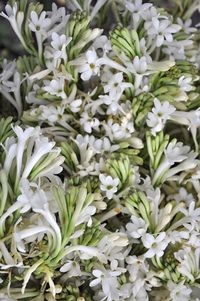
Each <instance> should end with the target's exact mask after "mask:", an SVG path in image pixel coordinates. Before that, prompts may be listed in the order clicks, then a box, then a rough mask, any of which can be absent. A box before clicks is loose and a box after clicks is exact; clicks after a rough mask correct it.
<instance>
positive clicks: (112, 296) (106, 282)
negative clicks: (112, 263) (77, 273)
mask: <svg viewBox="0 0 200 301" xmlns="http://www.w3.org/2000/svg"><path fill="white" fill-rule="evenodd" d="M92 274H93V275H94V276H95V277H96V279H94V280H92V281H91V282H90V287H94V286H96V285H98V284H100V285H101V286H102V290H103V293H104V296H105V297H106V298H105V299H107V301H112V300H119V299H118V298H119V294H120V291H119V289H118V288H119V282H118V280H117V276H119V275H120V274H121V271H111V270H105V271H103V270H98V269H96V270H93V272H92ZM105 299H104V300H105Z"/></svg>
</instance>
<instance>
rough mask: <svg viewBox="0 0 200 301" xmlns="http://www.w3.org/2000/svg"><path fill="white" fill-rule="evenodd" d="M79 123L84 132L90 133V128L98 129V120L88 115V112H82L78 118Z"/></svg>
mask: <svg viewBox="0 0 200 301" xmlns="http://www.w3.org/2000/svg"><path fill="white" fill-rule="evenodd" d="M80 124H81V125H82V126H83V128H84V130H85V132H86V133H89V134H90V133H92V130H93V129H95V130H98V127H99V125H100V122H99V120H98V119H97V118H96V117H93V116H90V115H89V114H88V112H83V113H82V114H81V118H80Z"/></svg>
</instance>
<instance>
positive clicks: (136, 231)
mask: <svg viewBox="0 0 200 301" xmlns="http://www.w3.org/2000/svg"><path fill="white" fill-rule="evenodd" d="M131 221H132V223H128V224H127V225H126V229H127V232H128V234H129V235H130V236H131V237H133V238H140V237H142V236H143V235H144V234H145V233H146V231H147V224H146V222H145V221H144V220H143V219H142V218H139V217H137V216H133V215H132V216H131Z"/></svg>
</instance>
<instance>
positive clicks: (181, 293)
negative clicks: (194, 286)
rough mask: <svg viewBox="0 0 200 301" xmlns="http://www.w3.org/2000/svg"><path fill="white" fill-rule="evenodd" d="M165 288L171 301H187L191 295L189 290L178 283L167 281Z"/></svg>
mask: <svg viewBox="0 0 200 301" xmlns="http://www.w3.org/2000/svg"><path fill="white" fill-rule="evenodd" d="M167 286H168V288H169V290H170V297H171V300H173V301H189V300H191V299H190V295H191V292H192V290H191V288H189V287H187V286H186V285H184V284H183V282H180V283H174V282H172V281H169V282H168V283H167Z"/></svg>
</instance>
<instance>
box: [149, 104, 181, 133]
mask: <svg viewBox="0 0 200 301" xmlns="http://www.w3.org/2000/svg"><path fill="white" fill-rule="evenodd" d="M175 110H176V109H175V107H174V106H172V105H170V104H169V102H168V101H165V102H164V103H163V104H162V103H161V102H160V101H159V100H158V99H155V100H154V108H153V109H152V112H149V113H148V115H147V117H148V119H147V125H148V126H149V127H151V128H152V129H151V132H152V134H153V135H154V136H156V133H157V132H160V131H162V130H163V128H164V126H165V123H166V121H167V120H168V119H169V117H170V115H171V114H172V113H174V112H175Z"/></svg>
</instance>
